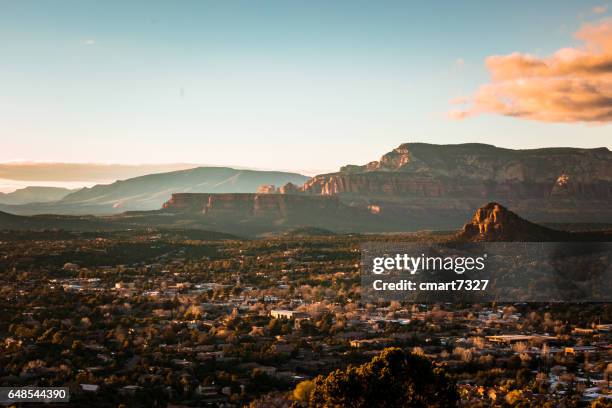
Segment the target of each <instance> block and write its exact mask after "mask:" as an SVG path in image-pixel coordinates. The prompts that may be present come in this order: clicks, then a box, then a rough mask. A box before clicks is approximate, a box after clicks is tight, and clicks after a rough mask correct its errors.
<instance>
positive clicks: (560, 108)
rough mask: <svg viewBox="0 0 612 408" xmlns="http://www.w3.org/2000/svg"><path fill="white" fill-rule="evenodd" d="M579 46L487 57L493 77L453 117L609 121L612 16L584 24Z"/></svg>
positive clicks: (611, 118) (611, 112) (611, 113)
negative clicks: (538, 53)
mask: <svg viewBox="0 0 612 408" xmlns="http://www.w3.org/2000/svg"><path fill="white" fill-rule="evenodd" d="M575 37H576V38H577V39H579V40H581V41H582V42H583V46H582V47H580V48H562V49H560V50H558V51H557V52H555V53H554V54H553V55H551V56H549V57H545V58H540V57H537V56H533V55H529V54H523V53H518V52H515V53H513V54H509V55H494V56H490V57H488V58H487V59H486V66H487V68H488V70H489V72H490V74H491V82H490V83H488V84H485V85H482V86H481V87H480V88H479V89H478V90H477V91H476V92H475V94H474V95H473V96H472V97H470V98H469V99H470V102H471V106H470V107H468V108H467V109H465V110H461V109H456V110H453V111H451V112H450V113H449V115H450V117H452V118H454V119H463V118H466V117H470V116H474V115H478V114H482V113H494V114H500V115H504V116H512V117H518V118H522V119H530V120H538V121H544V122H591V123H597V122H599V123H608V122H612V20H611V19H608V20H604V21H601V22H599V23H595V24H586V25H584V26H583V27H582V28H581V29H580V30H579V31H578V32H577V33H576V34H575Z"/></svg>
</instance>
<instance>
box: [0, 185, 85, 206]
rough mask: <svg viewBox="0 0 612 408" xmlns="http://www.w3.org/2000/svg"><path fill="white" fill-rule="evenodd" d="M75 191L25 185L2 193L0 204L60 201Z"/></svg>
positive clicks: (0, 194)
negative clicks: (10, 191)
mask: <svg viewBox="0 0 612 408" xmlns="http://www.w3.org/2000/svg"><path fill="white" fill-rule="evenodd" d="M73 191H74V190H71V189H69V188H63V187H38V186H32V187H25V188H20V189H18V190H15V191H13V192H12V193H0V204H9V205H20V204H28V203H46V202H50V201H58V200H61V199H62V198H64V197H66V196H67V195H68V194H70V193H71V192H73Z"/></svg>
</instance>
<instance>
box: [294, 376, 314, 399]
mask: <svg viewBox="0 0 612 408" xmlns="http://www.w3.org/2000/svg"><path fill="white" fill-rule="evenodd" d="M313 390H314V382H312V381H310V380H305V381H302V382H300V383H299V384H298V385H297V387H295V390H293V398H294V399H295V400H296V401H299V402H304V403H308V401H309V400H310V396H311V395H312V391H313Z"/></svg>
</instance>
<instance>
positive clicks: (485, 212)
mask: <svg viewBox="0 0 612 408" xmlns="http://www.w3.org/2000/svg"><path fill="white" fill-rule="evenodd" d="M568 235H569V234H568V233H566V232H562V231H556V230H553V229H550V228H546V227H543V226H541V225H537V224H534V223H532V222H529V221H527V220H524V219H523V218H521V217H519V216H518V215H516V214H515V213H513V212H512V211H509V210H508V209H507V208H505V207H503V206H502V205H501V204H498V203H489V204H487V205H485V206H483V207H480V208H479V209H478V210H476V214H475V215H474V217H473V218H472V220H471V221H470V222H469V223H467V224H465V225H464V227H463V229H462V230H461V231H460V232H459V234H458V236H459V238H460V239H461V240H464V241H538V242H539V241H555V240H563V239H565V238H567V236H568Z"/></svg>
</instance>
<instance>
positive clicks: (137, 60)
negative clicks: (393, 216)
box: [0, 1, 612, 174]
mask: <svg viewBox="0 0 612 408" xmlns="http://www.w3.org/2000/svg"><path fill="white" fill-rule="evenodd" d="M526 10H529V12H526ZM0 23H1V24H0V34H1V35H0V38H5V39H9V38H10V39H11V40H10V41H7V40H4V41H0V52H2V55H3V57H4V58H3V64H2V67H0V85H1V86H2V89H3V93H2V97H1V98H0V134H2V135H3V136H2V139H3V140H2V147H3V148H2V149H1V150H0V162H5V161H11V160H18V159H19V160H27V161H36V162H38V161H41V162H49V161H54V162H80V163H210V164H212V165H216V166H220V165H230V166H231V165H234V166H235V165H240V166H242V167H247V168H257V169H282V170H285V171H294V172H300V173H307V174H316V173H322V172H327V171H334V170H336V169H337V168H338V167H340V166H341V165H344V164H347V163H357V164H359V163H367V162H368V161H370V160H374V159H377V158H378V157H379V156H380V155H381V154H383V153H385V152H387V151H389V150H390V149H392V148H394V147H396V146H398V145H399V144H401V143H404V142H410V141H424V142H430V143H438V144H447V143H462V142H481V143H489V144H494V145H497V146H502V147H509V148H535V147H548V146H558V145H561V146H580V147H600V146H605V147H608V148H610V147H612V145H611V144H610V143H611V142H610V140H611V139H610V137H609V133H610V129H609V123H610V121H612V114H611V113H610V112H609V111H610V107H609V100H610V99H612V94H611V91H610V89H611V88H610V83H612V78H611V75H612V73H611V72H610V69H609V67H610V61H611V60H612V20H611V19H610V9H609V7H608V6H607V5H606V3H605V2H601V1H587V2H574V3H571V4H566V5H564V7H557V3H556V2H553V1H543V2H538V3H536V4H533V3H532V2H526V1H518V2H512V3H511V4H502V3H494V4H489V3H482V2H477V1H470V2H462V3H461V4H459V3H451V4H448V3H446V2H444V3H443V2H440V3H427V4H411V3H406V2H399V1H389V2H387V3H386V5H385V7H381V6H380V5H379V4H373V3H371V2H367V1H357V2H334V3H329V2H322V1H314V2H308V3H304V4H299V3H287V2H283V1H269V2H265V3H263V4H261V5H255V4H253V3H251V2H243V1H239V2H237V3H232V4H227V3H213V2H191V1H186V2H182V3H181V4H180V5H175V4H168V3H166V2H141V1H134V2H129V3H123V2H112V1H111V2H104V3H98V2H88V1H83V2H67V1H63V2H56V3H53V4H50V3H34V2H4V3H3V4H2V5H1V6H0ZM517 27H520V29H519V28H517Z"/></svg>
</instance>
